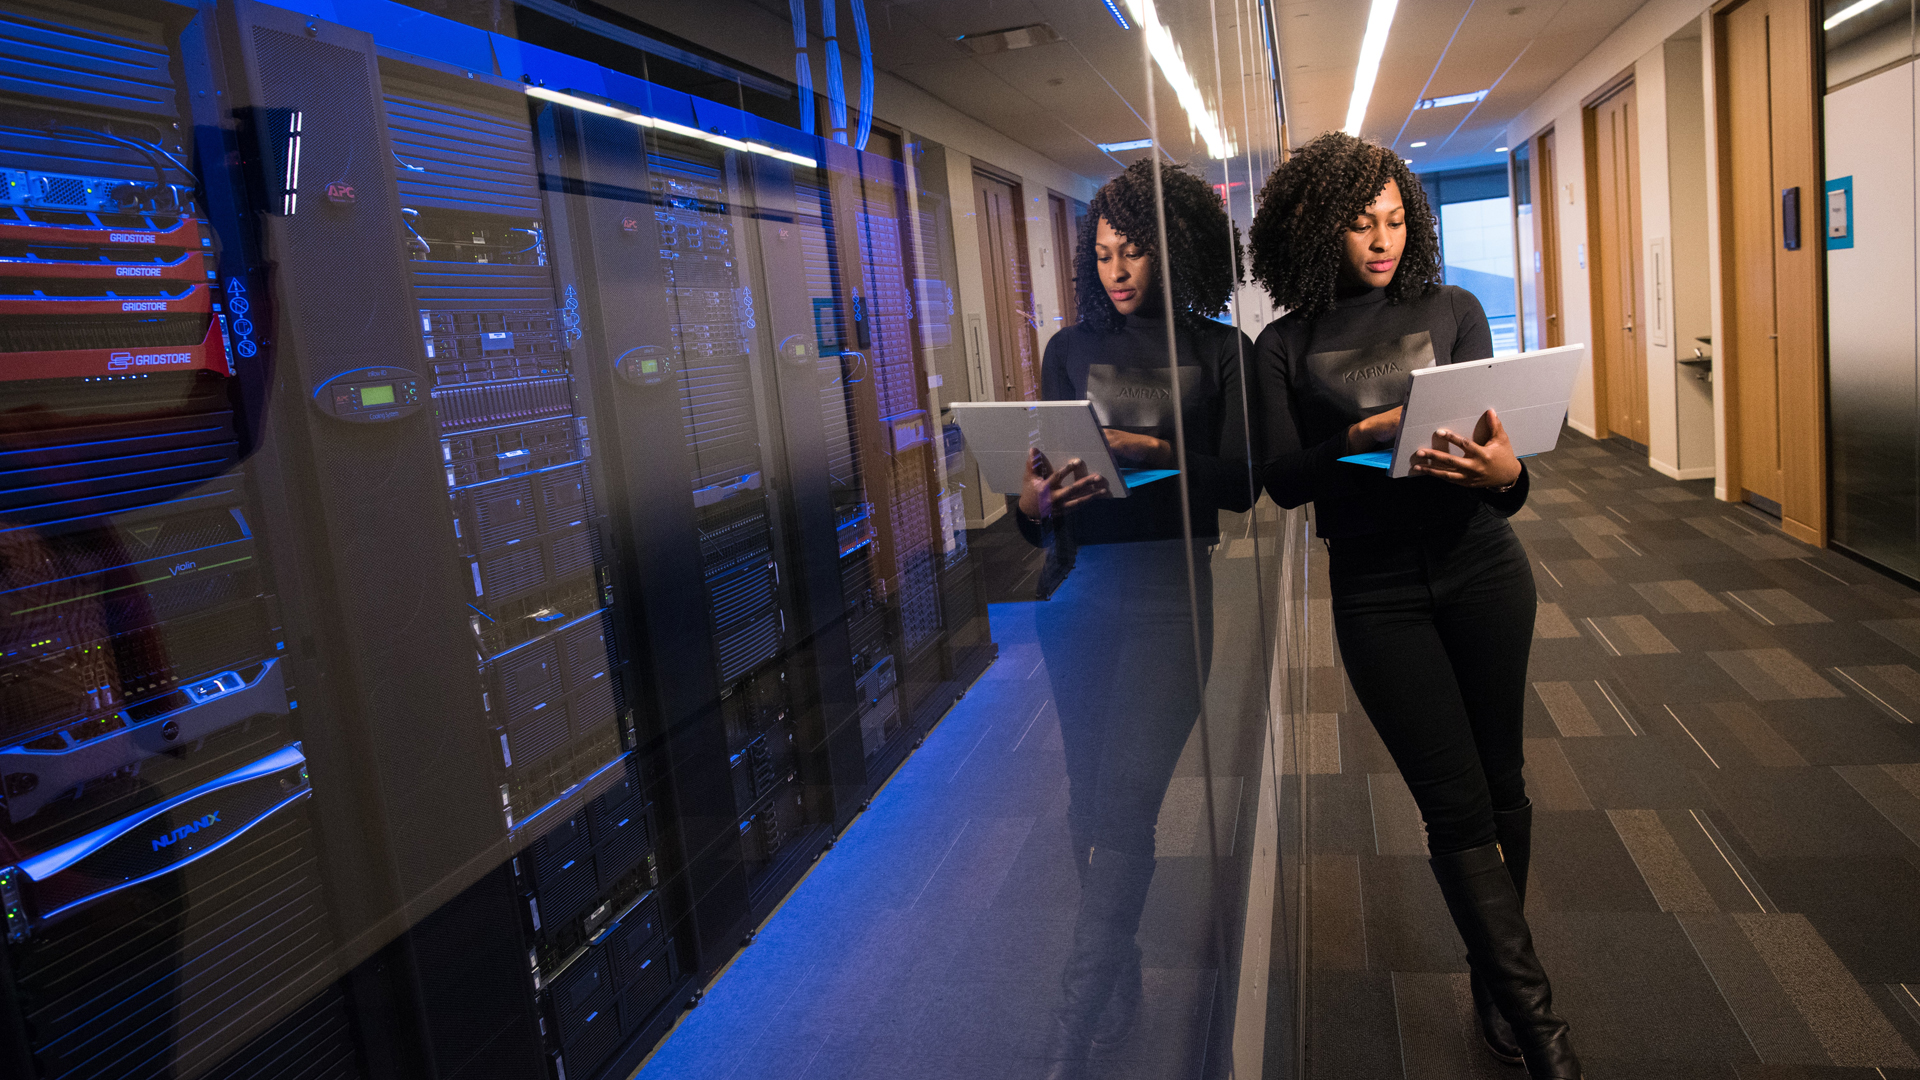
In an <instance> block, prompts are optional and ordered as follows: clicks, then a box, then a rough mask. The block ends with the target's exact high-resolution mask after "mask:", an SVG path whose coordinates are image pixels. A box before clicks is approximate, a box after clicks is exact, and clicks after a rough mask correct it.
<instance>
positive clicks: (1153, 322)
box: [1007, 315, 1252, 544]
mask: <svg viewBox="0 0 1920 1080" xmlns="http://www.w3.org/2000/svg"><path fill="white" fill-rule="evenodd" d="M1174 342H1175V352H1176V353H1177V355H1178V357H1179V366H1180V404H1181V418H1182V421H1183V423H1184V426H1185V428H1186V439H1187V455H1186V467H1187V483H1188V486H1189V488H1190V496H1191V506H1192V511H1193V519H1192V521H1193V535H1194V536H1196V537H1215V536H1219V535H1220V521H1219V512H1220V511H1221V510H1231V511H1235V512H1244V511H1245V510H1247V509H1248V508H1249V507H1250V506H1251V505H1252V498H1251V491H1250V490H1249V489H1250V485H1251V482H1252V478H1251V477H1250V476H1249V472H1248V470H1249V467H1250V462H1249V450H1248V442H1247V430H1246V419H1245V418H1246V416H1247V411H1246V407H1245V395H1244V392H1243V386H1242V382H1241V377H1240V370H1241V356H1242V355H1243V354H1244V355H1251V354H1252V345H1251V343H1249V342H1248V341H1247V338H1246V335H1245V334H1242V333H1241V332H1240V331H1238V330H1236V329H1235V328H1233V327H1231V326H1223V325H1221V324H1219V323H1216V322H1210V321H1209V322H1205V323H1202V324H1200V325H1199V326H1197V327H1193V328H1188V327H1185V326H1181V327H1179V328H1178V329H1177V331H1176V332H1175V335H1174ZM1172 389H1173V380H1172V377H1171V373H1170V371H1169V367H1168V364H1167V324H1166V322H1165V320H1163V319H1157V318H1146V317H1143V316H1140V315H1129V316H1127V322H1126V325H1125V326H1124V327H1122V328H1121V329H1119V330H1116V331H1113V332H1111V333H1109V332H1107V331H1104V330H1096V329H1094V328H1092V327H1089V326H1087V325H1086V324H1085V323H1080V324H1078V325H1075V326H1071V327H1068V328H1067V329H1065V330H1062V331H1060V332H1059V333H1057V334H1055V335H1053V337H1052V338H1051V339H1049V340H1048V342H1047V351H1046V354H1045V355H1044V356H1043V357H1042V358H1041V361H1040V396H1041V398H1043V399H1045V400H1047V401H1079V400H1083V399H1084V400H1088V401H1091V402H1093V411H1094V414H1095V415H1096V416H1098V417H1099V419H1100V423H1101V424H1102V425H1103V426H1105V427H1113V428H1120V429H1121V430H1123V431H1130V432H1133V433H1135V434H1137V435H1151V436H1153V437H1154V438H1156V439H1165V440H1166V441H1167V442H1169V443H1171V442H1173V441H1174V438H1173V393H1172ZM1054 464H1055V465H1059V464H1060V463H1059V462H1055V463H1054ZM1007 502H1008V509H1010V510H1011V511H1012V512H1013V514H1014V517H1015V518H1016V520H1018V521H1019V523H1020V531H1021V532H1022V533H1024V534H1025V535H1026V537H1027V539H1028V540H1030V541H1032V542H1034V543H1039V542H1041V534H1040V530H1039V528H1038V526H1037V524H1036V523H1035V522H1034V521H1033V520H1032V519H1030V518H1028V517H1027V516H1026V515H1025V514H1022V513H1020V509H1019V506H1018V505H1017V500H1016V499H1015V498H1013V497H1011V496H1009V497H1008V500H1007ZM1066 518H1067V531H1068V534H1069V535H1070V536H1071V537H1072V538H1073V540H1074V541H1075V542H1077V543H1079V544H1114V543H1125V542H1130V541H1142V540H1178V539H1180V538H1181V535H1182V530H1181V527H1180V480H1179V478H1178V477H1172V476H1169V477H1167V478H1165V479H1163V480H1155V481H1153V482H1152V483H1149V484H1145V485H1142V486H1140V487H1137V488H1132V489H1130V490H1129V491H1128V493H1127V497H1126V498H1124V499H1094V500H1092V501H1090V502H1087V503H1083V504H1082V505H1080V506H1079V507H1077V508H1075V509H1074V510H1072V511H1071V512H1069V513H1068V514H1067V515H1066Z"/></svg>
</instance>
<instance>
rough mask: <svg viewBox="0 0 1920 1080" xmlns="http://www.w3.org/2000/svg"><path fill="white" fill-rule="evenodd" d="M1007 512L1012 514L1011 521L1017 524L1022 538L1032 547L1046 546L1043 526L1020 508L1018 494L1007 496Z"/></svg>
mask: <svg viewBox="0 0 1920 1080" xmlns="http://www.w3.org/2000/svg"><path fill="white" fill-rule="evenodd" d="M1007 513H1009V514H1012V515H1013V523H1014V524H1015V525H1017V526H1019V528H1020V536H1021V538H1022V539H1024V540H1025V541H1026V542H1027V543H1029V544H1032V545H1033V546H1034V547H1046V546H1047V538H1046V533H1045V531H1044V530H1045V526H1044V525H1042V524H1041V523H1040V521H1039V520H1038V519H1036V518H1030V517H1028V516H1027V514H1026V511H1024V510H1022V509H1020V497H1019V496H1017V495H1009V496H1007Z"/></svg>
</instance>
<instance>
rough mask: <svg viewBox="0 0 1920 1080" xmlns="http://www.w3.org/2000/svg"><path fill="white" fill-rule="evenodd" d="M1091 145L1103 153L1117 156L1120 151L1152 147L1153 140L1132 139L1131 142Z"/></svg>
mask: <svg viewBox="0 0 1920 1080" xmlns="http://www.w3.org/2000/svg"><path fill="white" fill-rule="evenodd" d="M1093 145H1095V146H1097V147H1099V148H1100V149H1101V151H1102V152H1103V153H1108V154H1117V153H1119V152H1120V151H1122V150H1145V149H1146V148H1147V147H1149V146H1152V145H1153V140H1152V139H1134V140H1133V141H1132V142H1103V143H1094V144H1093Z"/></svg>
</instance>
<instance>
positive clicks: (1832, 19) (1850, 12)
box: [1820, 0, 1882, 30]
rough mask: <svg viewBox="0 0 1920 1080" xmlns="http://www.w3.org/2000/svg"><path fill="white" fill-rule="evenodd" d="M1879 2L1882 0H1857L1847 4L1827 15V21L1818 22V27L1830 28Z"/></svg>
mask: <svg viewBox="0 0 1920 1080" xmlns="http://www.w3.org/2000/svg"><path fill="white" fill-rule="evenodd" d="M1881 2H1882V0H1859V2H1858V3H1853V4H1848V5H1847V6H1846V7H1843V8H1841V9H1840V10H1839V11H1836V12H1834V13H1833V14H1832V15H1829V16H1828V17H1827V21H1826V22H1823V23H1821V24H1820V29H1822V30H1831V29H1833V28H1834V27H1836V26H1839V25H1840V24H1841V23H1843V22H1846V21H1847V20H1848V19H1851V18H1853V17H1854V16H1855V15H1862V14H1865V13H1866V11H1867V9H1868V8H1871V7H1873V6H1874V5H1876V4H1879V3H1881Z"/></svg>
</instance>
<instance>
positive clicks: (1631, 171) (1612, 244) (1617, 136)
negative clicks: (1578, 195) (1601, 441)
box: [1587, 83, 1647, 446]
mask: <svg viewBox="0 0 1920 1080" xmlns="http://www.w3.org/2000/svg"><path fill="white" fill-rule="evenodd" d="M1587 138H1588V145H1589V146H1590V147H1592V149H1593V154H1592V156H1591V157H1590V158H1589V159H1588V160H1589V161H1591V162H1592V168H1593V177H1592V180H1593V183H1592V188H1591V191H1592V195H1591V198H1592V200H1593V205H1594V209H1595V211H1596V213H1595V216H1594V225H1593V245H1594V263H1595V265H1594V274H1593V283H1594V287H1593V293H1594V308H1595V312H1594V318H1595V322H1594V333H1593V336H1594V344H1595V345H1596V346H1597V350H1596V357H1595V358H1596V360H1597V361H1598V363H1597V365H1596V366H1597V367H1598V368H1599V370H1600V372H1601V379H1600V388H1601V391H1602V395H1603V396H1602V399H1601V401H1600V402H1599V406H1600V419H1601V421H1602V423H1603V424H1604V426H1605V427H1606V429H1607V430H1608V431H1609V432H1610V433H1611V434H1614V435H1623V436H1625V437H1627V438H1628V439H1631V440H1632V441H1634V442H1636V443H1639V444H1640V445H1641V446H1645V445H1646V444H1647V344H1646V331H1645V328H1643V327H1642V326H1640V325H1639V324H1640V322H1641V321H1642V320H1641V318H1640V311H1639V306H1640V305H1639V301H1640V284H1641V258H1640V153H1639V126H1638V123H1637V120H1636V118H1635V108H1634V90H1633V84H1631V83H1629V84H1627V85H1626V86H1624V87H1621V88H1620V89H1619V90H1617V91H1615V92H1614V93H1613V94H1612V95H1611V96H1609V97H1608V98H1606V99H1605V100H1604V101H1601V102H1599V103H1598V104H1596V105H1593V106H1591V107H1589V108H1588V110H1587Z"/></svg>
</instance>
